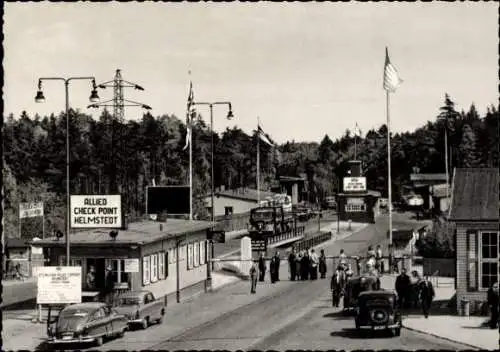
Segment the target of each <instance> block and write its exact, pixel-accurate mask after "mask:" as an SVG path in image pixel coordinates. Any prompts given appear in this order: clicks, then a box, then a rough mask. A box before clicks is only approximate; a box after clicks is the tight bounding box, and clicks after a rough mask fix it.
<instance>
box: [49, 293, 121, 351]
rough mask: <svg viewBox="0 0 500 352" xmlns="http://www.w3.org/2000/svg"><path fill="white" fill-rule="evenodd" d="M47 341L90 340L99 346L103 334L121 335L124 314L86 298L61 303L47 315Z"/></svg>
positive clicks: (66, 342)
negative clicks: (83, 301) (81, 300)
mask: <svg viewBox="0 0 500 352" xmlns="http://www.w3.org/2000/svg"><path fill="white" fill-rule="evenodd" d="M47 324H48V329H47V330H48V331H47V332H48V335H49V337H48V339H47V343H48V344H49V345H51V344H52V345H53V344H71V343H91V342H94V343H95V344H96V345H97V346H101V345H102V344H103V341H104V339H105V338H111V337H122V336H123V335H124V334H125V331H126V330H127V318H126V317H125V316H124V315H121V314H119V313H118V312H116V310H114V309H112V308H110V307H108V306H107V305H106V304H105V303H100V302H87V303H78V304H72V305H68V306H66V307H64V308H63V309H62V310H61V311H60V312H59V315H57V316H53V317H51V316H49V319H48V321H47Z"/></svg>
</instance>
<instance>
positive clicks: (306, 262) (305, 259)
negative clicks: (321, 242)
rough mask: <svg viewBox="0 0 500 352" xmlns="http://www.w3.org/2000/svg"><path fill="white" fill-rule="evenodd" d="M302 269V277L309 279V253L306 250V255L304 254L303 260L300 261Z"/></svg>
mask: <svg viewBox="0 0 500 352" xmlns="http://www.w3.org/2000/svg"><path fill="white" fill-rule="evenodd" d="M300 270H301V275H300V276H301V279H302V280H303V281H304V280H307V279H309V254H308V253H307V251H304V255H303V256H302V260H301V262H300Z"/></svg>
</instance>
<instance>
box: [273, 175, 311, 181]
mask: <svg viewBox="0 0 500 352" xmlns="http://www.w3.org/2000/svg"><path fill="white" fill-rule="evenodd" d="M305 181H306V179H305V178H304V177H295V176H279V182H305Z"/></svg>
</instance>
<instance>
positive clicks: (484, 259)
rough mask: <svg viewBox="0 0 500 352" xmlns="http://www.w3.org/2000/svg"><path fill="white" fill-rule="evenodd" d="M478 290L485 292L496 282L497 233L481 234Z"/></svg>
mask: <svg viewBox="0 0 500 352" xmlns="http://www.w3.org/2000/svg"><path fill="white" fill-rule="evenodd" d="M480 235H481V237H480V243H479V244H480V248H478V249H479V250H480V260H481V262H480V265H479V269H480V273H479V288H480V289H484V290H487V289H488V288H490V287H491V285H492V284H493V283H495V282H497V281H498V259H499V255H498V249H499V247H500V246H499V236H498V232H481V234H480Z"/></svg>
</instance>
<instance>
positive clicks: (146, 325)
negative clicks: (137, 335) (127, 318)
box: [141, 318, 149, 330]
mask: <svg viewBox="0 0 500 352" xmlns="http://www.w3.org/2000/svg"><path fill="white" fill-rule="evenodd" d="M148 325H149V324H148V318H144V319H142V322H141V328H142V329H143V330H145V329H147V328H148Z"/></svg>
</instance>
